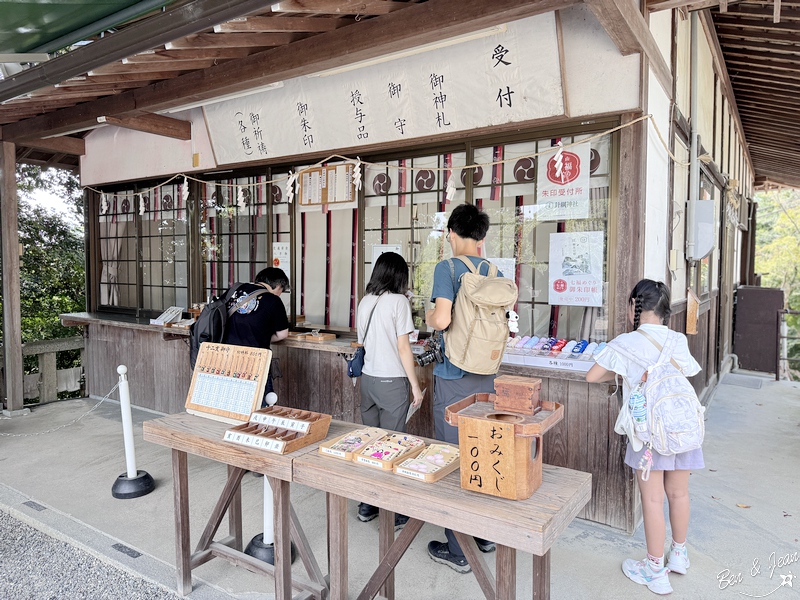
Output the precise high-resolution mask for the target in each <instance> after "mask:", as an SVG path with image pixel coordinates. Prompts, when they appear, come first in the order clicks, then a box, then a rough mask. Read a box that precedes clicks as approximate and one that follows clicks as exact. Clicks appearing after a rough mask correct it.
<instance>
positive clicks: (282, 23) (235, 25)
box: [214, 16, 356, 33]
mask: <svg viewBox="0 0 800 600" xmlns="http://www.w3.org/2000/svg"><path fill="white" fill-rule="evenodd" d="M355 22H356V20H355V19H330V18H329V19H314V18H309V17H283V18H276V17H263V16H262V17H243V18H241V19H234V20H233V21H228V22H227V23H222V24H221V25H215V26H214V33H237V32H251V33H283V32H296V33H297V32H299V33H324V32H326V31H333V30H334V29H339V28H340V27H344V26H346V25H352V24H353V23H355Z"/></svg>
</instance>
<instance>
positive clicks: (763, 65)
mask: <svg viewBox="0 0 800 600" xmlns="http://www.w3.org/2000/svg"><path fill="white" fill-rule="evenodd" d="M746 56H747V55H746V54H744V55H742V56H740V55H734V54H732V53H730V52H729V53H728V54H727V55H726V56H725V63H726V64H727V65H728V68H729V69H731V70H732V71H735V70H736V69H737V68H738V67H740V66H742V67H751V68H753V69H755V70H756V71H758V70H762V69H763V73H764V74H765V75H770V70H772V71H781V73H780V75H781V76H784V77H789V78H790V79H798V80H800V73H798V70H797V66H796V63H797V61H794V63H795V64H792V61H785V60H783V61H779V60H762V59H758V58H746ZM783 71H786V73H783ZM795 74H797V75H796V76H795Z"/></svg>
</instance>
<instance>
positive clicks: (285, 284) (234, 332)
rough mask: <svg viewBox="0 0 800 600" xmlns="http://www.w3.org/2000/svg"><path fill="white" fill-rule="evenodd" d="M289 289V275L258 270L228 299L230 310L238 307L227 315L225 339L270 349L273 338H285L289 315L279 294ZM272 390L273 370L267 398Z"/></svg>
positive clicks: (280, 271)
mask: <svg viewBox="0 0 800 600" xmlns="http://www.w3.org/2000/svg"><path fill="white" fill-rule="evenodd" d="M288 291H289V278H288V277H286V273H284V272H283V271H282V270H281V269H277V268H274V267H267V268H266V269H262V270H261V271H259V273H258V275H256V279H255V281H254V282H253V283H242V284H240V285H239V286H238V287H237V288H236V289H235V290H234V292H233V293H232V294H231V295H230V297H229V298H228V301H227V308H228V310H230V309H232V308H234V307H237V308H236V310H235V311H234V312H233V313H232V314H231V315H230V317H228V322H227V325H226V328H225V335H224V337H223V340H222V343H224V344H233V345H235V346H251V347H254V348H266V349H269V347H270V344H271V343H272V342H279V341H281V340H283V339H286V337H287V336H288V335H289V319H288V318H287V317H286V308H285V307H284V305H283V301H281V298H280V296H281V294H282V293H283V292H288ZM248 297H249V298H250V300H249V301H248V300H247V299H246V298H248ZM271 370H272V369H270V371H271ZM272 391H273V387H272V374H271V373H270V376H269V377H268V378H267V386H266V389H265V390H264V394H265V398H266V394H268V393H270V392H272ZM263 406H264V404H262V407H263Z"/></svg>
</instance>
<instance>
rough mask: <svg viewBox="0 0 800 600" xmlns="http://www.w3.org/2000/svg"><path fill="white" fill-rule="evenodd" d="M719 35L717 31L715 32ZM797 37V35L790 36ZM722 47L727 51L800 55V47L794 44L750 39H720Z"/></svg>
mask: <svg viewBox="0 0 800 600" xmlns="http://www.w3.org/2000/svg"><path fill="white" fill-rule="evenodd" d="M717 35H719V33H718V34H717ZM792 37H794V38H795V39H797V36H792ZM720 45H721V46H722V49H723V50H725V51H726V53H727V52H729V51H732V52H736V51H737V50H740V49H742V50H756V51H760V50H764V51H765V52H763V53H762V54H777V55H780V56H800V47H798V46H797V45H796V44H774V43H770V42H754V41H752V40H740V39H734V40H731V39H722V40H720Z"/></svg>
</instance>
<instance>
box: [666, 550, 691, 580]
mask: <svg viewBox="0 0 800 600" xmlns="http://www.w3.org/2000/svg"><path fill="white" fill-rule="evenodd" d="M667 569H669V570H670V572H672V573H680V574H681V575H686V571H688V570H689V554H688V552H686V546H684V547H683V548H680V547H676V546H675V544H673V545H672V547H671V548H670V549H669V559H668V560H667Z"/></svg>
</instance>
